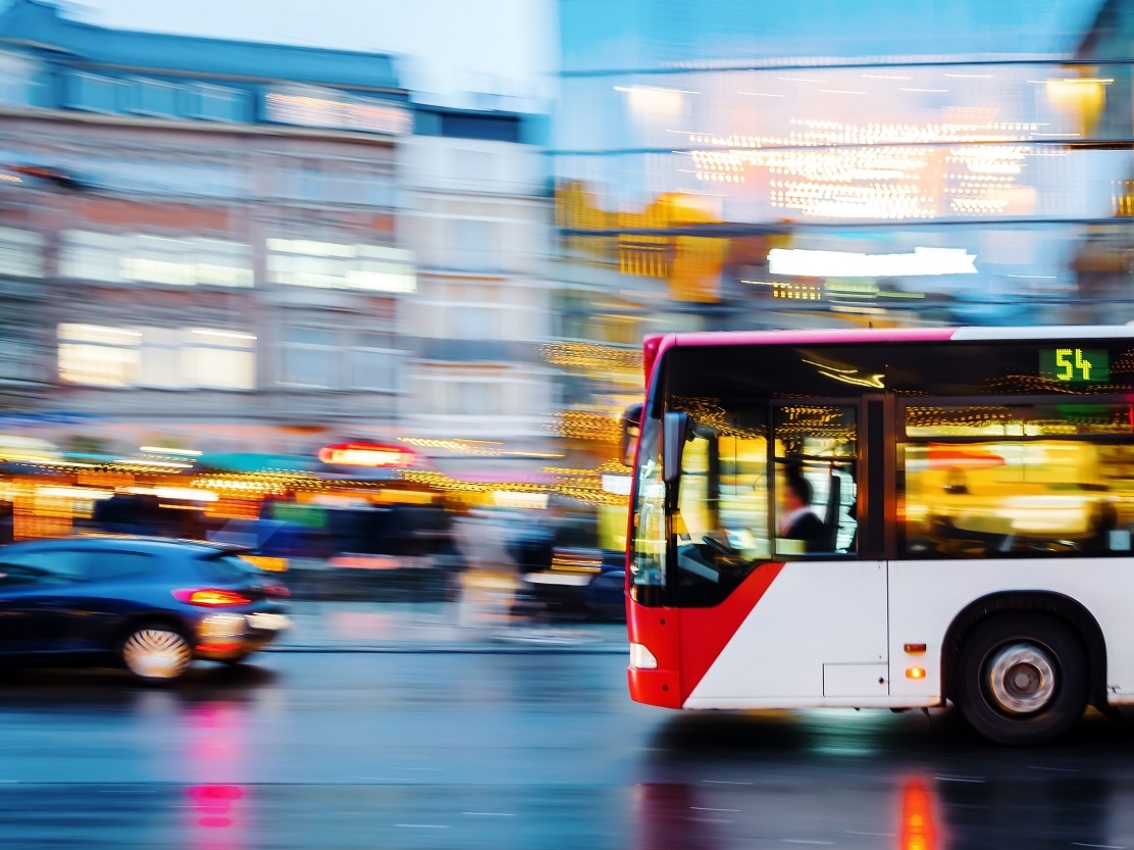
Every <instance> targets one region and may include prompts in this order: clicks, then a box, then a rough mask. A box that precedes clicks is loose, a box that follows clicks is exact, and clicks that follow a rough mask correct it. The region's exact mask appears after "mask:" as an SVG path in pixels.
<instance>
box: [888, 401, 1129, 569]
mask: <svg viewBox="0 0 1134 850" xmlns="http://www.w3.org/2000/svg"><path fill="white" fill-rule="evenodd" d="M922 404H923V403H922V402H921V401H920V400H919V403H918V405H916V406H915V405H912V404H911V405H910V406H909V407H908V408H907V409H906V413H905V429H906V437H907V442H906V443H905V445H903V446H902V447H901V448H900V456H901V458H902V465H903V467H904V476H903V479H904V483H903V487H902V500H903V511H902V513H903V516H904V517H905V529H904V532H905V534H904V546H903V548H904V552H905V554H906V555H912V556H921V557H945V558H1001V557H1042V556H1053V555H1118V554H1130V552H1131V551H1132V549H1134V546H1132V543H1131V537H1132V532H1134V451H1132V447H1131V446H1130V445H1128V444H1126V443H1125V442H1123V441H1122V436H1123V435H1127V434H1130V433H1131V431H1132V425H1131V410H1130V405H1126V404H1121V405H1120V404H1115V405H1099V404H1095V405H1083V404H1079V405H1076V404H1061V405H1058V406H1051V405H1011V404H1005V405H991V404H990V405H980V406H975V405H973V406H964V407H962V406H947V405H946V406H929V405H926V406H922ZM974 437H979V438H981V439H980V440H979V441H974V440H973V439H972V438H974ZM1116 437H1118V438H1119V439H1117V440H1116V439H1115V438H1116ZM1092 438H1093V439H1092Z"/></svg>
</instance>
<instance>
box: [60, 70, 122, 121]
mask: <svg viewBox="0 0 1134 850" xmlns="http://www.w3.org/2000/svg"><path fill="white" fill-rule="evenodd" d="M122 89H123V85H122V84H121V83H120V82H118V81H117V80H112V79H111V78H109V77H100V76H98V75H96V74H86V73H82V72H79V71H76V72H73V73H71V74H70V75H68V77H67V106H69V107H70V108H71V109H82V110H85V111H87V112H118V111H119V109H120V108H121V104H120V103H119V94H120V92H121V90H122Z"/></svg>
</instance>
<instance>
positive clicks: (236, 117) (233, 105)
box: [187, 85, 248, 122]
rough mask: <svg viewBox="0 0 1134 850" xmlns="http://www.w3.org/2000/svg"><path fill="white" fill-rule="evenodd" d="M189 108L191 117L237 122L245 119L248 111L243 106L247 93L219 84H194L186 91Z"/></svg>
mask: <svg viewBox="0 0 1134 850" xmlns="http://www.w3.org/2000/svg"><path fill="white" fill-rule="evenodd" d="M187 94H188V97H189V102H190V109H189V114H190V115H191V116H192V117H193V118H200V119H202V120H204V121H229V122H238V121H245V120H247V117H248V113H247V109H246V108H245V102H246V100H247V95H246V94H245V93H244V92H242V91H239V90H237V89H228V88H223V87H221V86H207V85H199V86H194V87H193V88H192V89H190V90H189V91H188V92H187Z"/></svg>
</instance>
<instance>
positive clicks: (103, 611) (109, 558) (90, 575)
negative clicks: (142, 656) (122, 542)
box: [58, 546, 172, 652]
mask: <svg viewBox="0 0 1134 850" xmlns="http://www.w3.org/2000/svg"><path fill="white" fill-rule="evenodd" d="M161 565H162V562H161V560H160V559H159V558H157V557H156V556H154V555H151V554H147V553H144V552H135V551H130V550H129V549H126V548H118V547H107V546H100V547H93V548H86V549H77V550H76V552H75V559H74V564H73V568H74V569H75V571H76V577H77V578H78V579H79V580H78V581H76V582H75V583H74V584H73V585H72V586H71V587H70V588H68V591H67V593H66V594H62V595H61V599H60V600H59V603H58V604H59V605H60V610H61V611H62V612H63V614H64V617H63V621H62V622H61V623H60V626H61V628H62V629H63V634H64V637H65V640H66V641H67V643H68V645H69V647H70V648H71V649H73V650H74V651H79V652H105V651H113V650H114V648H115V642H116V640H117V639H118V636H119V632H120V629H121V627H122V626H123V624H124V623H125V622H126V620H127V619H128V618H129V617H131V616H134V615H137V614H139V613H140V612H143V611H145V610H147V609H148V608H150V607H152V605H153V600H154V596H155V585H154V578H155V576H157V575H158V574H159V572H160V568H161ZM162 587H164V586H162ZM157 595H158V596H160V597H161V598H163V599H164V598H172V597H169V596H168V593H167V592H165V591H164V590H162V591H160V592H159V593H158V594H157Z"/></svg>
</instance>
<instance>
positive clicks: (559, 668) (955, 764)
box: [0, 652, 1134, 850]
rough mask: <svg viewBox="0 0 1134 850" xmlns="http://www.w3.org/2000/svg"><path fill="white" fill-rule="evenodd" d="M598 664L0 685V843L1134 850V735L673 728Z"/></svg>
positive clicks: (860, 722)
mask: <svg viewBox="0 0 1134 850" xmlns="http://www.w3.org/2000/svg"><path fill="white" fill-rule="evenodd" d="M624 666H625V660H624V658H623V657H622V656H621V655H612V654H609V653H607V654H593V655H588V654H580V653H575V654H567V653H556V652H548V653H543V654H533V653H525V654H517V653H513V654H470V653H424V654H423V653H416V654H411V653H272V654H266V655H263V656H261V657H260V658H259V659H258V661H257V664H256V666H254V667H250V668H247V669H243V670H241V669H236V670H230V669H223V668H207V667H204V668H202V670H201V671H200V672H199V673H197V674H195V675H194V677H193V678H192V679H191V680H190V681H188V682H187V683H185V684H184V685H183V686H181V687H178V688H177V689H174V690H169V691H151V690H138V689H134V688H132V687H131V686H130V685H129V684H128V683H127V682H125V681H123V680H121V679H120V678H118V677H117V676H115V675H113V674H97V673H63V672H56V673H26V672H12V671H6V672H3V673H0V847H5V848H7V847H19V848H43V847H80V846H81V847H86V848H135V847H146V848H151V847H152V848H194V850H245V849H246V848H248V849H249V850H250V849H251V848H269V847H273V848H274V847H280V848H331V847H334V848H378V847H397V848H418V847H420V848H492V850H499V849H500V848H587V850H596V848H623V847H628V848H658V849H659V850H660V849H661V848H674V850H676V848H690V850H694V848H695V850H714V848H722V850H723V848H779V850H790V848H791V847H792V846H796V847H800V846H802V847H804V848H806V847H809V846H810V847H846V848H900V850H940V848H977V847H982V848H984V847H987V848H1015V847H1019V848H1056V847H1058V848H1074V847H1123V848H1127V847H1128V848H1134V722H1114V721H1111V720H1106V719H1103V718H1101V717H1099V716H1097V715H1096V716H1094V717H1091V718H1089V719H1088V720H1087V721H1086V722H1084V724H1082V725H1081V727H1080V728H1079V729H1078V730H1077V731H1076V732H1075V734H1074V735H1073V736H1072V737H1071V738H1070V739H1069V740H1068V741H1066V742H1065V743H1063V744H1061V745H1059V746H1056V747H1051V748H1046V749H1042V750H1022V751H1020V750H1005V749H999V748H993V747H990V746H987V745H985V744H983V743H981V742H980V741H977V740H975V739H974V738H973V737H972V736H971V735H970V734H968V733H967V732H966V731H965V730H964V729H963V728H960V727H959V726H958V724H957V723H956V722H955V721H954V720H953V719H952V717H951V716H950V715H948V714H944V715H937V716H934V717H931V718H927V717H925V716H923V715H922V714H920V713H908V714H904V715H892V714H890V713H888V712H865V711H864V712H861V713H855V712H826V713H824V712H811V713H802V714H795V715H786V714H785V715H776V714H760V715H753V716H730V715H713V714H703V715H697V716H688V715H677V714H673V713H670V712H667V711H664V710H661V709H651V708H647V707H642V706H636V705H634V704H632V703H630V702H629V701H628V699H627V698H626V695H625V688H624V677H623V670H624Z"/></svg>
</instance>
